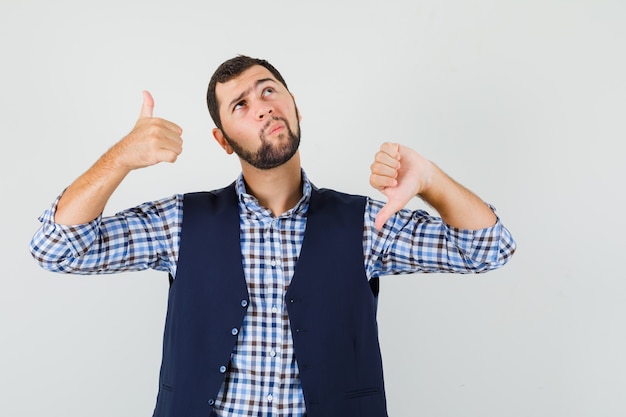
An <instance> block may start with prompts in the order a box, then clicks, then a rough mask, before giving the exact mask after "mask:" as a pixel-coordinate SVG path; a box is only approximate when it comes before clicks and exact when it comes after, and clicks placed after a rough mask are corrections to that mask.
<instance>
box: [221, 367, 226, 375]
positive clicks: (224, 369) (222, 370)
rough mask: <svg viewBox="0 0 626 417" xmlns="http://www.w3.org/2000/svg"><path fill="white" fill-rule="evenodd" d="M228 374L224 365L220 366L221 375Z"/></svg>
mask: <svg viewBox="0 0 626 417" xmlns="http://www.w3.org/2000/svg"><path fill="white" fill-rule="evenodd" d="M225 372H226V367H225V366H224V365H222V366H220V373H221V374H223V373H225Z"/></svg>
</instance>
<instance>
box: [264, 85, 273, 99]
mask: <svg viewBox="0 0 626 417" xmlns="http://www.w3.org/2000/svg"><path fill="white" fill-rule="evenodd" d="M275 91H276V90H274V88H273V87H265V88H264V89H263V93H262V95H263V97H267V96H268V95H270V94H272V93H273V92H275Z"/></svg>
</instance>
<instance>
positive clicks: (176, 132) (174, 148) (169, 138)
mask: <svg viewBox="0 0 626 417" xmlns="http://www.w3.org/2000/svg"><path fill="white" fill-rule="evenodd" d="M153 110H154V99H153V98H152V95H151V94H150V93H149V92H148V91H144V92H143V104H142V106H141V113H140V115H139V119H138V120H137V123H136V124H135V127H134V128H133V130H132V131H131V132H130V133H129V134H128V135H127V136H126V137H125V138H123V139H122V140H121V141H119V142H118V143H117V144H116V145H115V146H114V147H113V148H112V149H111V151H112V152H113V156H114V160H115V161H116V162H117V163H118V164H119V165H121V166H123V167H125V168H127V169H129V170H133V169H137V168H143V167H147V166H150V165H155V164H158V163H159V162H174V161H176V159H177V158H178V155H180V153H181V152H182V151H183V139H182V138H181V135H182V133H183V130H182V129H181V128H180V126H178V125H176V124H175V123H172V122H170V121H168V120H165V119H160V118H158V117H153V116H152V113H153Z"/></svg>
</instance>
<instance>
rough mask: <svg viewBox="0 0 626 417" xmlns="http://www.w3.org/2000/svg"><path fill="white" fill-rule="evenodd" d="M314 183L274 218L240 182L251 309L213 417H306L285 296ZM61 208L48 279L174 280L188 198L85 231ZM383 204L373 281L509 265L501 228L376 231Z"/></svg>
mask: <svg viewBox="0 0 626 417" xmlns="http://www.w3.org/2000/svg"><path fill="white" fill-rule="evenodd" d="M311 187H312V185H311V183H310V182H309V180H308V178H307V176H306V174H305V173H304V172H303V197H302V199H301V200H300V201H299V202H298V203H297V204H296V206H295V207H293V208H292V209H291V210H289V211H287V212H285V213H283V214H282V215H280V216H278V217H276V216H274V215H273V214H272V213H271V211H270V210H268V209H266V208H264V207H262V206H261V205H259V203H258V201H257V199H256V198H255V197H254V196H252V195H250V194H248V193H247V192H246V189H245V185H244V181H243V177H242V176H241V175H240V176H239V178H238V180H237V183H236V189H237V194H238V197H239V210H240V236H241V237H240V238H241V252H242V255H243V256H242V259H243V269H244V273H245V277H246V282H247V287H248V292H249V294H250V306H249V309H248V312H247V314H246V317H245V319H244V323H243V325H242V328H241V332H240V333H239V337H238V340H237V344H236V346H235V349H234V351H233V353H232V355H231V364H230V366H229V368H228V369H229V371H228V373H227V375H226V379H225V382H224V384H223V385H222V388H221V390H220V393H219V395H218V396H217V400H216V402H215V405H214V412H213V415H215V416H281V417H287V416H294V417H295V416H303V415H305V412H306V411H305V409H304V400H303V394H302V389H301V386H300V379H299V376H298V375H299V371H298V364H297V362H296V360H295V355H294V350H293V340H292V338H291V330H290V327H289V317H288V315H287V310H286V308H285V306H284V295H285V292H286V290H287V288H288V286H289V283H290V280H291V278H292V276H293V273H294V269H295V266H296V263H297V260H298V255H299V253H300V248H301V246H302V240H303V238H304V231H305V228H306V219H307V212H308V208H309V199H310V195H311ZM57 202H58V198H57V200H56V201H55V202H54V204H53V205H52V207H51V208H50V209H48V210H46V211H45V212H44V214H43V215H42V216H41V217H40V221H41V222H42V226H41V228H40V229H39V230H38V231H37V233H36V234H35V235H34V237H33V239H32V241H31V246H30V247H31V253H32V255H33V257H34V258H35V259H36V260H37V262H39V264H40V265H41V266H42V267H43V268H45V269H47V270H50V271H55V272H65V273H76V274H104V273H115V272H123V271H138V270H145V269H149V268H152V269H155V270H158V271H166V272H169V273H171V274H172V276H175V275H176V262H177V259H178V250H179V243H180V231H181V224H182V208H183V207H182V203H183V196H182V195H175V196H172V197H170V198H165V199H161V200H158V201H153V202H149V203H145V204H142V205H140V206H137V207H135V208H131V209H128V210H125V211H122V212H120V213H117V214H116V215H114V216H111V217H99V218H97V219H95V220H93V221H92V222H90V223H87V224H81V225H76V226H64V225H59V224H56V223H54V213H55V210H56V204H57ZM383 205H384V203H383V202H381V201H377V200H373V199H369V198H368V199H367V203H366V208H365V216H364V223H363V260H364V264H365V270H366V273H367V276H368V278H373V277H379V276H382V275H391V274H407V273H414V272H455V273H478V272H484V271H488V270H491V269H495V268H498V267H500V266H502V265H503V264H505V263H506V262H507V261H508V259H509V258H510V256H511V255H512V254H513V252H514V251H515V247H516V244H515V241H514V240H513V238H512V237H511V235H510V233H509V232H508V230H507V229H506V228H505V227H503V226H502V224H501V223H500V220H499V219H498V221H497V223H496V224H495V225H494V226H492V227H489V228H486V229H482V230H476V231H472V230H462V229H457V228H453V227H450V226H448V225H446V224H445V223H443V222H442V220H441V219H440V218H439V217H435V216H431V215H429V214H428V213H427V212H426V211H423V210H416V211H410V210H408V209H405V210H402V211H400V212H398V213H397V214H396V215H395V216H393V217H392V218H391V219H390V220H389V221H387V223H386V224H385V226H384V227H383V229H382V230H380V231H378V230H376V228H375V227H374V220H375V218H376V214H377V213H378V211H379V210H380V209H381V208H382V207H383Z"/></svg>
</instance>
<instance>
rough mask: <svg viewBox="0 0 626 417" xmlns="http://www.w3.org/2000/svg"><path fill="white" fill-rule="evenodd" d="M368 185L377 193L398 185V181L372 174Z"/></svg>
mask: <svg viewBox="0 0 626 417" xmlns="http://www.w3.org/2000/svg"><path fill="white" fill-rule="evenodd" d="M370 185H371V186H372V187H374V188H375V189H377V190H379V191H383V190H384V189H385V188H388V187H395V186H396V185H398V180H396V179H395V178H392V177H389V176H383V175H375V174H372V175H370Z"/></svg>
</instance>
